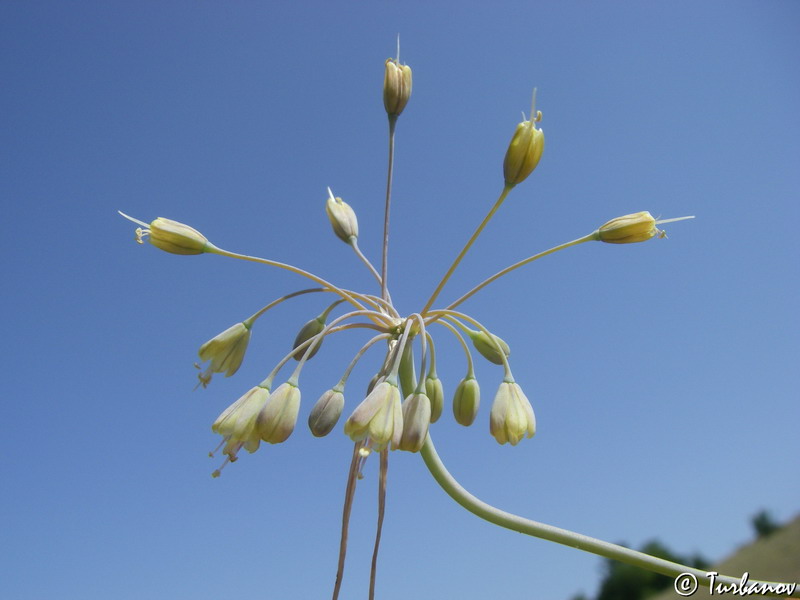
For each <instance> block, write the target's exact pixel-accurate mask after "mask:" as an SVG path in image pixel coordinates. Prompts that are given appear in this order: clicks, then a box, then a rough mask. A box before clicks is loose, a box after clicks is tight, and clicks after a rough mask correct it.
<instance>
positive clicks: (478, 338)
mask: <svg viewBox="0 0 800 600" xmlns="http://www.w3.org/2000/svg"><path fill="white" fill-rule="evenodd" d="M468 335H469V338H470V339H471V340H472V345H473V346H475V349H476V350H477V351H478V352H480V353H481V355H483V357H484V358H485V359H486V360H488V361H489V362H492V363H494V364H496V365H502V364H503V356H502V355H501V354H500V351H501V350H502V351H503V354H505V357H506V358H508V357H509V356H510V355H511V349H510V348H509V347H508V344H506V343H505V342H504V341H503V340H502V339H501V338H500V337H498V336H496V335H494V334H492V337H491V338H490V337H489V336H488V335H486V332H485V331H469V332H468ZM492 339H494V341H493V340H492ZM498 346H499V348H498Z"/></svg>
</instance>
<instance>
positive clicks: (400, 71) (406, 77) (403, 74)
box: [383, 58, 411, 117]
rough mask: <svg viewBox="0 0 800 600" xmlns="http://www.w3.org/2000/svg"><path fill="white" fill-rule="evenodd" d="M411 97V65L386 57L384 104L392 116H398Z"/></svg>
mask: <svg viewBox="0 0 800 600" xmlns="http://www.w3.org/2000/svg"><path fill="white" fill-rule="evenodd" d="M409 97H411V67H409V66H408V65H401V64H398V63H397V61H396V60H394V59H393V58H387V59H386V71H385V73H384V76H383V106H384V107H385V108H386V113H387V114H388V115H389V116H390V117H397V116H399V115H400V113H401V112H403V109H404V108H405V107H406V104H407V103H408V99H409Z"/></svg>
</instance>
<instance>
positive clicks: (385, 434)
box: [344, 381, 403, 450]
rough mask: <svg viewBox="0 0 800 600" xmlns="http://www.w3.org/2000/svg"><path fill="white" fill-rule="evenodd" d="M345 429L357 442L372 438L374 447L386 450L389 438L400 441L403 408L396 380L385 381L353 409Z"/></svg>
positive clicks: (396, 442) (393, 443)
mask: <svg viewBox="0 0 800 600" xmlns="http://www.w3.org/2000/svg"><path fill="white" fill-rule="evenodd" d="M344 432H345V434H346V435H348V436H350V439H352V440H353V441H354V442H357V441H359V440H363V439H365V438H369V443H370V445H371V446H372V447H374V448H376V449H378V450H382V449H383V448H385V447H386V445H387V444H388V443H389V442H392V446H393V447H397V446H398V444H400V438H401V436H402V435H403V409H402V407H401V404H400V390H399V389H398V388H397V383H396V382H389V381H383V382H381V383H379V384H378V385H376V386H375V389H373V390H372V391H371V392H370V393H369V395H368V396H367V397H366V398H365V399H364V400H363V401H362V402H361V404H359V405H358V406H357V407H356V409H355V410H354V411H353V414H352V415H350V417H349V418H348V419H347V421H346V422H345V424H344Z"/></svg>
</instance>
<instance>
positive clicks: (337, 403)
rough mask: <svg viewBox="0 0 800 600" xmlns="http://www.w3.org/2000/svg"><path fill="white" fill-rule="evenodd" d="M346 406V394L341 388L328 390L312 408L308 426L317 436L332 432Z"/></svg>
mask: <svg viewBox="0 0 800 600" xmlns="http://www.w3.org/2000/svg"><path fill="white" fill-rule="evenodd" d="M343 408H344V394H342V392H340V391H339V390H335V389H334V390H328V391H327V392H325V393H324V394H322V396H321V397H320V399H319V400H317V403H316V404H315V405H314V408H312V409H311V414H309V415H308V428H309V429H310V430H311V433H313V434H314V436H315V437H323V436H326V435H328V434H329V433H330V432H331V429H333V427H334V426H335V425H336V423H337V422H338V421H339V417H340V416H341V415H342V409H343Z"/></svg>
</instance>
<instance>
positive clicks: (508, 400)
mask: <svg viewBox="0 0 800 600" xmlns="http://www.w3.org/2000/svg"><path fill="white" fill-rule="evenodd" d="M489 431H490V432H491V434H492V435H493V436H494V439H496V440H497V443H498V444H505V443H506V442H508V443H510V444H511V445H512V446H516V445H517V444H518V443H519V441H520V440H521V439H522V438H523V437H533V434H535V433H536V417H534V415H533V407H532V406H531V403H530V402H529V401H528V399H527V398H526V397H525V394H524V393H523V392H522V388H520V387H519V385H517V384H516V383H514V382H513V381H504V382H503V383H501V384H500V388H499V389H498V390H497V395H496V396H495V397H494V403H493V404H492V412H491V414H490V415H489Z"/></svg>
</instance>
